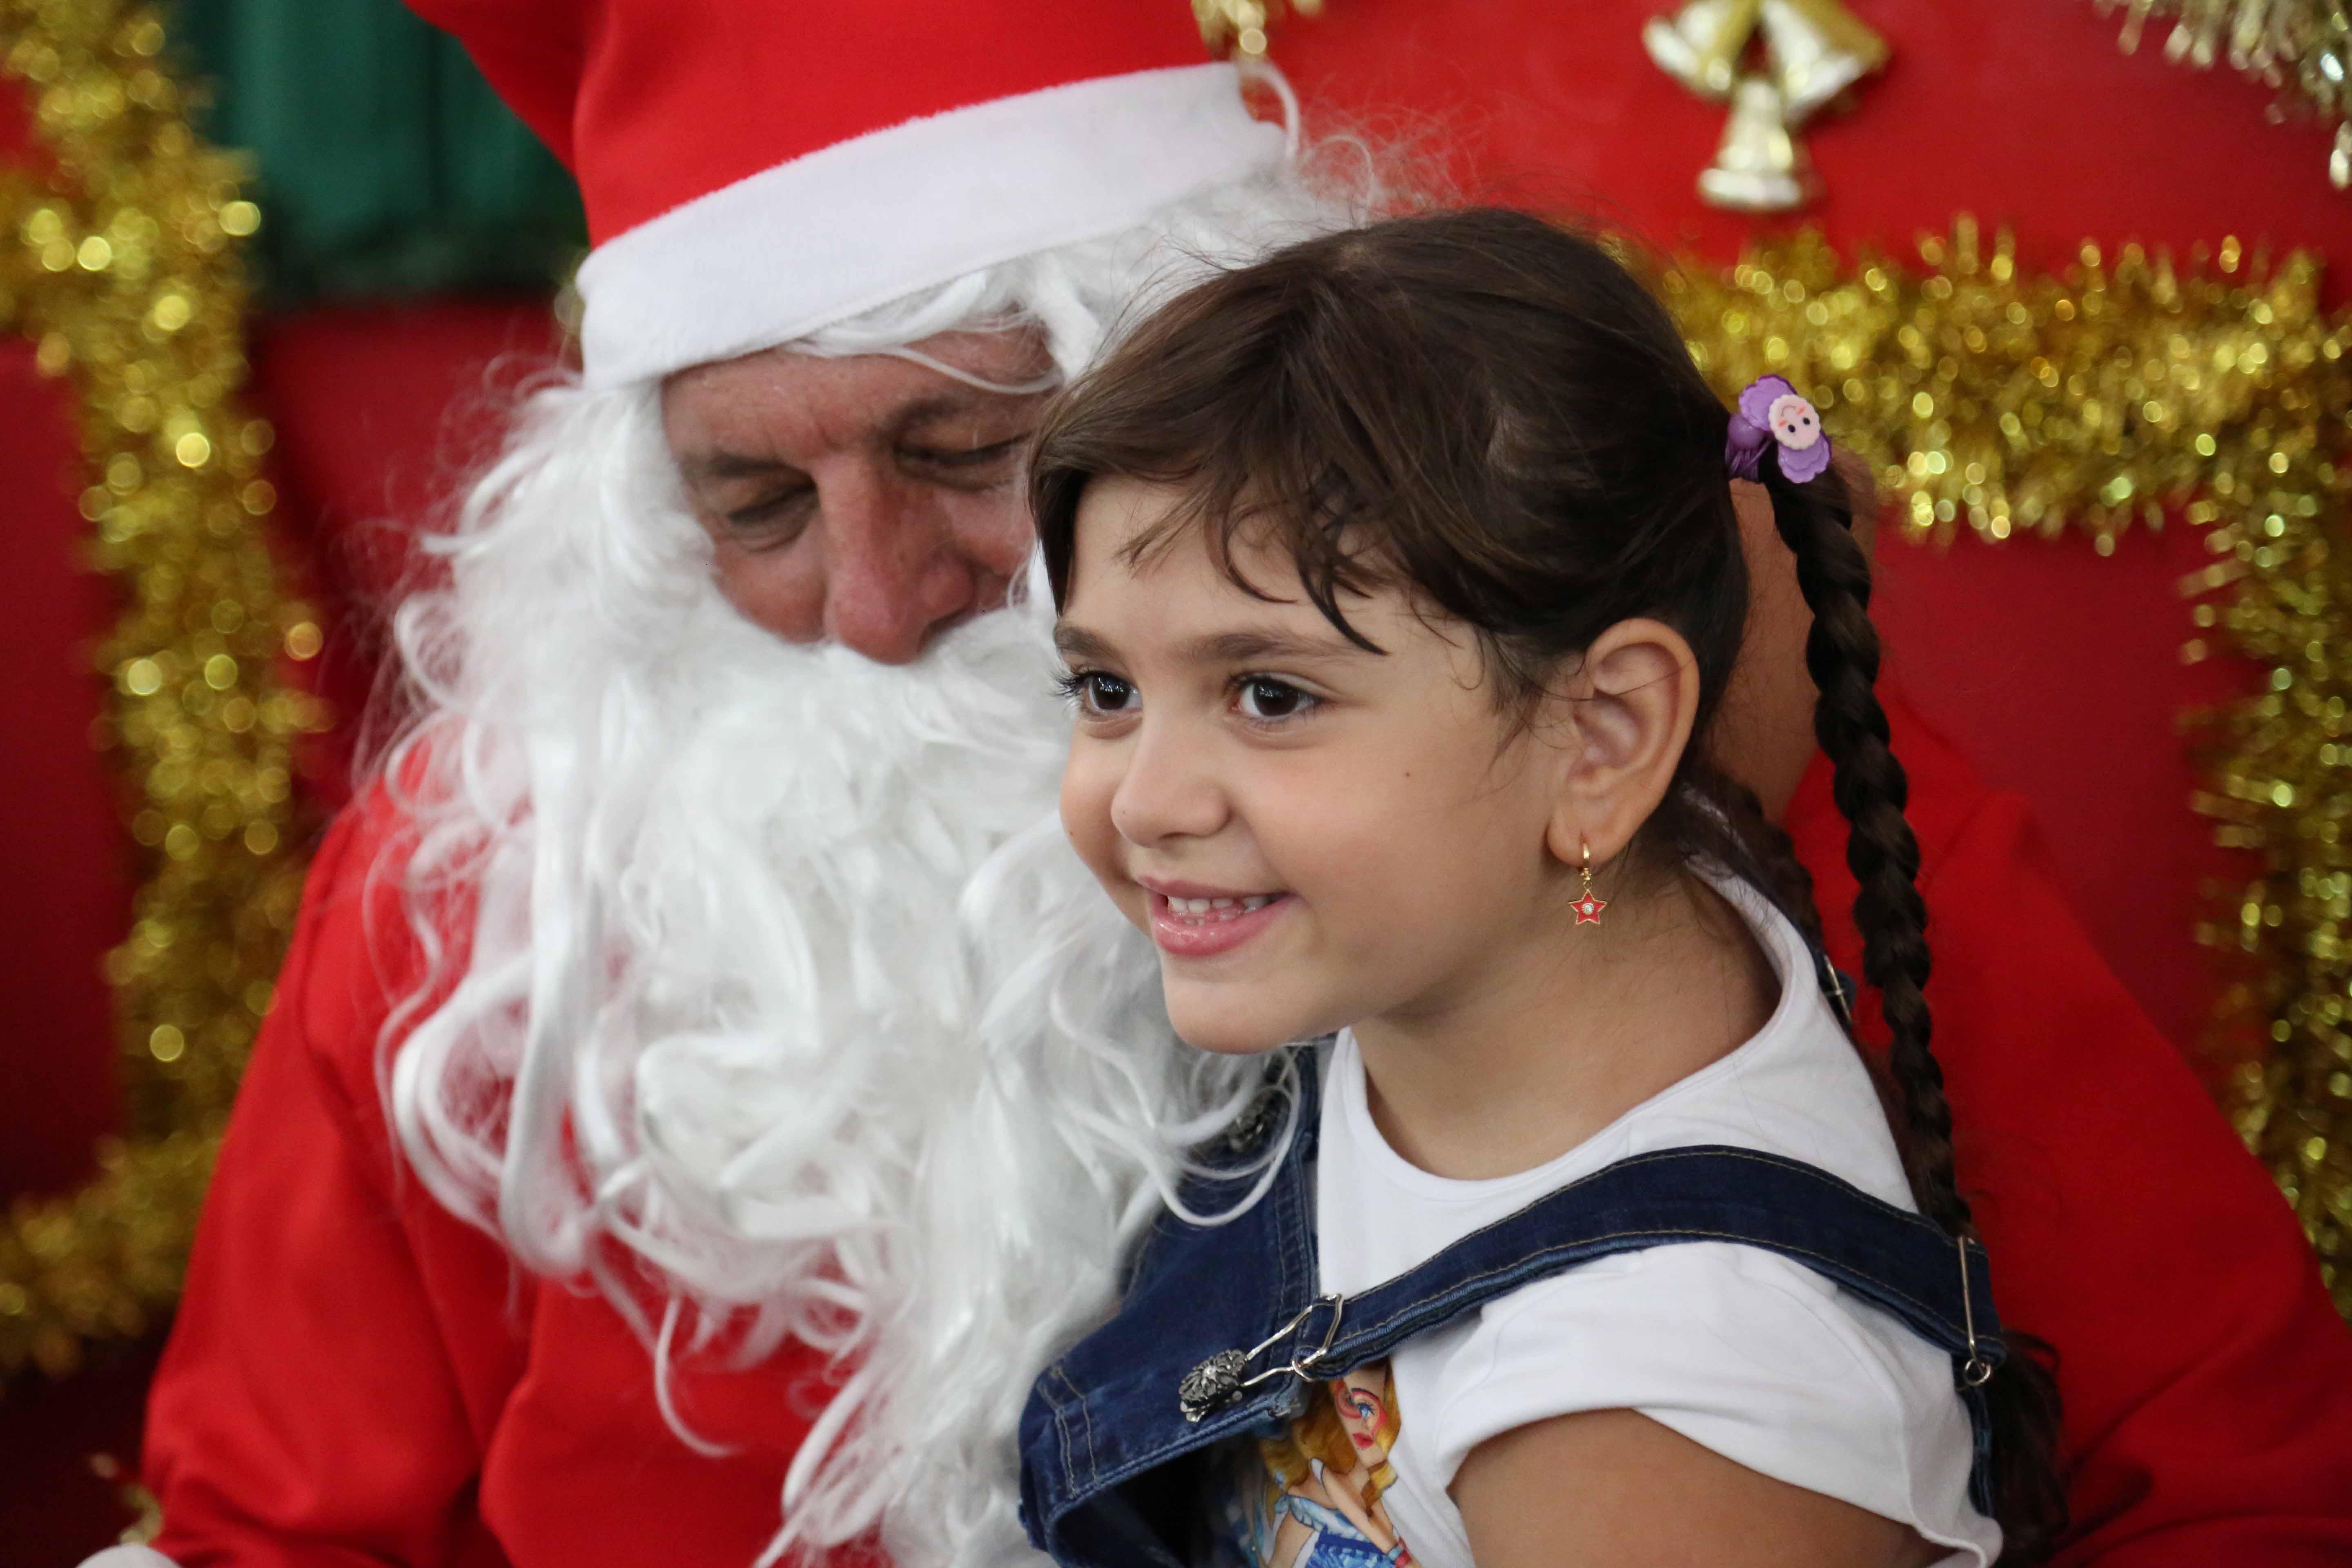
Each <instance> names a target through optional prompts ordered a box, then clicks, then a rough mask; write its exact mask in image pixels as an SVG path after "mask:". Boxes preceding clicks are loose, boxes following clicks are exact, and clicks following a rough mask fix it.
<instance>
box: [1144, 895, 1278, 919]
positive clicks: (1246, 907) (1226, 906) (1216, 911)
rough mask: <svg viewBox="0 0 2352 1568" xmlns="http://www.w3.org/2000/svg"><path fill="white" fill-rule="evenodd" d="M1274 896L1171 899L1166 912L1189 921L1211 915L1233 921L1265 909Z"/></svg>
mask: <svg viewBox="0 0 2352 1568" xmlns="http://www.w3.org/2000/svg"><path fill="white" fill-rule="evenodd" d="M1276 896H1277V895H1276V894H1273V893H1251V894H1248V895H1247V896H1245V897H1243V898H1238V899H1235V898H1223V899H1178V898H1171V899H1170V900H1168V912H1169V913H1171V914H1173V915H1181V916H1183V917H1185V918H1186V919H1189V920H1204V919H1207V918H1209V917H1210V916H1212V915H1213V916H1214V917H1216V918H1217V919H1219V920H1233V919H1234V918H1235V917H1236V916H1239V915H1245V914H1249V913H1251V912H1253V911H1255V910H1262V909H1264V908H1265V906H1266V905H1268V904H1270V903H1272V902H1274V900H1275V899H1276Z"/></svg>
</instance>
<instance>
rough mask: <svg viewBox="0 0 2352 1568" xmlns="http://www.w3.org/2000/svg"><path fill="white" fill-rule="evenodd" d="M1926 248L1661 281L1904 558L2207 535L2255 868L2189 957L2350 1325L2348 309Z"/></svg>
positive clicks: (2312, 289)
mask: <svg viewBox="0 0 2352 1568" xmlns="http://www.w3.org/2000/svg"><path fill="white" fill-rule="evenodd" d="M1920 249H1921V258H1922V260H1923V261H1924V262H1925V263H1926V267H1925V269H1924V270H1921V269H1915V268H1902V267H1898V266H1896V265H1895V264H1894V263H1892V262H1889V261H1886V260H1885V259H1879V258H1864V260H1863V261H1862V263H1861V264H1860V266H1859V267H1849V266H1847V265H1846V264H1844V263H1843V262H1842V261H1841V260H1840V259H1839V258H1837V257H1836V256H1834V255H1832V253H1831V251H1830V250H1829V249H1828V248H1827V247H1826V246H1824V245H1823V244H1822V242H1821V240H1820V239H1819V238H1818V237H1800V238H1798V239H1796V240H1794V241H1791V242H1790V243H1787V244H1784V245H1778V246H1774V247H1769V248H1767V249H1763V250H1759V251H1755V252H1752V253H1750V254H1749V256H1748V258H1747V259H1746V260H1744V261H1742V262H1741V263H1740V265H1739V266H1738V267H1737V268H1734V269H1733V270H1732V271H1731V272H1730V273H1729V274H1728V275H1724V274H1720V273H1717V272H1713V271H1704V270H1696V269H1692V270H1685V271H1682V272H1679V273H1675V274H1672V275H1670V276H1669V277H1668V278H1667V279H1665V284H1666V289H1667V293H1668V298H1669V299H1670V300H1671V301H1672V302H1673V304H1674V306H1675V310H1676V312H1677V314H1678V316H1679V318H1680V320H1681V321H1682V323H1683V326H1684V330H1685V333H1686V334H1687V336H1688V337H1689V339H1690V342H1691V349H1692V352H1693V353H1695V354H1696V355H1697V356H1698V360H1699V363H1700V364H1701V365H1702V366H1704V367H1705V368H1706V371H1707V373H1708V374H1709V376H1710V377H1711V378H1712V379H1713V380H1714V381H1715V382H1716V384H1717V385H1718V386H1719V387H1720V388H1721V389H1722V390H1723V391H1724V392H1725V394H1726V395H1727V396H1728V395H1732V394H1735V393H1736V392H1737V391H1738V388H1739V387H1740V386H1742V385H1744V384H1747V383H1748V381H1750V380H1752V379H1753V378H1755V377H1756V376H1758V375H1760V374H1766V373H1767V372H1776V373H1778V374H1782V375H1785V376H1787V377H1788V378H1789V379H1790V381H1791V382H1793V383H1794V384H1796V385H1797V386H1799V387H1800V388H1802V389H1806V390H1808V391H1809V392H1810V393H1811V395H1812V397H1813V398H1814V399H1815V401H1816V402H1818V403H1819V404H1820V405H1822V408H1823V409H1824V410H1826V411H1827V418H1828V421H1829V423H1830V424H1831V425H1832V427H1833V428H1835V429H1836V430H1837V431H1838V432H1839V434H1840V436H1841V437H1843V438H1844V439H1847V440H1850V441H1852V442H1853V444H1854V445H1855V446H1856V447H1858V448H1859V449H1861V450H1862V451H1863V452H1864V453H1866V454H1867V455H1868V456H1869V458H1871V459H1872V461H1873V462H1874V464H1875V465H1876V467H1877V471H1878V476H1879V481H1880V484H1881V485H1882V487H1883V488H1884V489H1885V490H1887V491H1888V492H1889V493H1890V495H1891V496H1892V497H1893V498H1894V499H1895V503H1896V505H1897V506H1898V508H1899V509H1900V511H1901V515H1902V516H1903V517H1904V518H1905V519H1906V522H1907V526H1908V529H1909V531H1910V532H1912V533H1913V534H1914V535H1915V536H1917V537H1922V538H1927V537H1936V538H1942V537H1948V536H1949V535H1950V534H1951V533H1952V532H1953V531H1956V530H1957V529H1958V527H1959V526H1961V525H1962V524H1965V525H1966V526H1967V527H1969V529H1971V530H1972V531H1975V532H1976V533H1977V534H1978V535H1979V536H1981V537H1983V538H1986V539H1991V540H1998V539H2005V538H2008V537H2010V536H2011V534H2012V533H2014V532H2017V531H2021V530H2030V531H2039V532H2042V533H2054V532H2056V531H2059V530H2061V529H2063V528H2067V527H2075V528H2080V529H2083V530H2084V531H2088V532H2089V534H2090V535H2091V538H2092V540H2093V542H2094V543H2095V546H2096V547H2097V548H2098V550H2099V551H2100V552H2102V553H2107V552H2112V551H2113V550H2114V549H2115V547H2116V539H2117V537H2118V535H2119V534H2120V533H2121V532H2122V531H2124V530H2125V529H2126V528H2127V527H2128V526H2129V525H2130V524H2131V523H2132V522H2133V521H2141V522H2143V523H2145V525H2146V526H2148V527H2150V528H2155V527H2160V526H2161V525H2162V524H2163V521H2164V518H2165V513H2166V509H2167V508H2179V509H2181V510H2184V511H2185V515H2186V517H2187V519H2188V521H2190V522H2192V523H2196V524H2202V525H2210V531H2209V532H2208V533H2207V534H2206V541H2207V542H2208V544H2209V545H2210V547H2211V550H2212V552H2213V555H2214V561H2213V563H2212V564H2211V565H2210V566H2209V567H2207V568H2206V569H2205V570H2203V571H2201V572H2199V573H2197V574H2193V575H2192V576H2191V577H2190V578H2189V580H2188V581H2187V582H2185V583H2183V584H2182V585H2181V587H2182V591H2183V593H2184V595H2187V596H2189V597H2190V598H2193V599H2196V600H2198V601H2199V602H2198V603H2196V604H2195V605H2193V606H2192V607H2191V609H2190V611H2189V616H2190V618H2191V620H2192V621H2193V622H2194V624H2195V625H2196V626H2199V627H2214V628H2216V629H2218V630H2220V631H2221V632H2223V633H2226V634H2227V636H2228V637H2229V639H2230V643H2231V647H2233V648H2234V649H2235V650H2236V651H2237V652H2239V653H2241V654H2242V655H2244V656H2245V657H2246V658H2249V659H2251V660H2252V661H2254V662H2255V663H2256V664H2258V665H2259V666H2261V667H2262V668H2263V670H2264V679H2263V689H2262V690H2261V691H2260V692H2259V694H2257V695H2255V696H2253V697H2251V698H2248V699H2246V700H2243V701H2241V702H2239V703H2236V704H2234V705H2232V706H2231V707H2230V708H2229V709H2227V710H2225V711H2223V712H2221V713H2220V714H2217V715H2213V716H2211V717H2210V721H2209V723H2208V726H2207V733H2208V735H2209V736H2210V739H2211V741H2212V742H2213V749H2214V752H2215V753H2216V760H2215V762H2214V764H2213V776H2214V779H2215V788H2214V789H2213V790H2212V791H2211V792H2210V793H2209V794H2206V795H2200V798H2199V800H2198V801H2197V802H2196V803H2195V804H2196V805H2197V806H2198V808H2199V809H2200V810H2201V811H2203V812H2204V813H2206V814H2207V815H2208V816H2213V817H2215V818H2217V819H2218V824H2217V827H2216V830H2215V837H2217V839H2218V840H2219V841H2220V842H2221V843H2222V844H2224V845H2228V846H2231V847H2236V848H2241V849H2245V850H2250V851H2252V853H2253V856H2254V864H2255V865H2256V866H2257V867H2258V870H2257V872H2256V874H2255V875H2254V876H2252V879H2250V880H2249V881H2248V882H2247V884H2246V885H2245V886H2244V887H2243V888H2242V889H2239V890H2238V895H2237V897H2235V898H2234V899H2233V900H2231V918H2229V919H2227V920H2225V921H2216V922H2214V923H2212V924H2211V925H2209V926H2207V927H2206V928H2204V929H2203V930H2201V931H2200V936H2201V937H2202V938H2204V940H2206V941H2208V942H2212V943H2214V944H2216V945H2225V946H2227V947H2230V948H2231V949H2234V950H2236V951H2237V952H2240V953H2242V955H2244V956H2245V958H2246V959H2247V960H2248V962H2247V963H2245V965H2244V969H2245V973H2246V975H2247V978H2246V979H2244V980H2243V981H2242V982H2240V983H2238V984H2233V985H2231V987H2229V988H2228V989H2227V991H2226V992H2225V994H2224V995H2223V997H2222V1002H2221V1012H2220V1014H2219V1016H2218V1019H2217V1022H2218V1025H2219V1028H2220V1032H2221V1035H2222V1036H2223V1037H2225V1038H2228V1039H2234V1040H2245V1039H2248V1038H2252V1039H2254V1040H2258V1041H2259V1042H2260V1043H2261V1044H2262V1045H2263V1046H2265V1047H2268V1048H2267V1051H2266V1052H2264V1053H2263V1059H2261V1060H2257V1061H2251V1062H2248V1063H2246V1065H2244V1066H2243V1067H2242V1068H2239V1069H2238V1072H2237V1076H2236V1078H2235V1079H2234V1080H2233V1085H2232V1093H2233V1099H2234V1100H2235V1102H2236V1103H2235V1104H2234V1105H2233V1107H2232V1110H2233V1111H2234V1113H2235V1115H2236V1118H2237V1121H2238V1124H2239V1128H2240V1131H2242V1133H2243V1134H2244V1135H2245V1137H2246V1140H2247V1142H2248V1143H2249V1144H2250V1145H2251V1146H2252V1148H2253V1149H2254V1151H2255V1152H2257V1153H2258V1154H2260V1155H2261V1156H2262V1158H2263V1161H2264V1162H2265V1163H2268V1164H2269V1165H2270V1167H2271V1169H2272V1171H2273V1173H2275V1174H2276V1175H2277V1177H2278V1180H2279V1184H2280V1185H2281V1187H2282V1188H2283V1189H2284V1192H2285V1193H2286V1195H2287V1197H2288V1199H2289V1201H2290V1202H2292V1203H2293V1204H2294V1208H2295V1212H2296V1214H2297V1215H2299V1216H2300V1217H2301V1219H2302V1221H2303V1224H2304V1227H2305V1232H2306V1233H2307V1234H2308V1235H2309V1236H2310V1237H2311V1239H2312V1243H2313V1245H2314V1246H2315V1247H2317V1249H2318V1251H2319V1255H2320V1259H2321V1265H2322V1268H2323V1270H2324V1272H2325V1273H2326V1277H2327V1279H2328V1282H2329V1285H2330V1288H2331V1289H2333V1290H2334V1291H2335V1293H2336V1304H2337V1306H2338V1307H2339V1308H2340V1309H2342V1310H2346V1311H2347V1314H2348V1315H2352V1030H2347V1021H2346V1015H2347V1008H2348V1007H2352V991H2347V986H2352V737H2347V717H2346V709H2347V702H2352V537H2347V510H2346V492H2347V487H2352V462H2347V423H2352V313H2346V314H2338V315H2336V316H2334V317H2332V318H2331V317H2329V316H2327V315H2326V314H2325V313H2324V312H2323V311H2322V310H2321V309H2320V306H2319V295H2318V282H2319V273H2318V267H2317V265H2316V264H2315V262H2314V261H2312V260H2311V259H2310V258H2306V257H2303V256H2300V255H2296V256H2290V257H2288V258H2286V259H2285V260H2284V262H2283V263H2281V264H2280V265H2279V266H2278V267H2276V268H2271V267H2270V266H2268V265H2267V264H2266V263H2265V262H2264V261H2263V259H2262V258H2259V257H2252V258H2250V257H2248V256H2247V255H2246V254H2245V253H2244V252H2243V250H2242V247H2240V246H2239V244H2238V243H2237V242H2236V241H2235V240H2224V241H2223V242H2222V243H2221V247H2220V250H2219V252H2218V254H2216V255H2215V256H2213V257H2211V258H2192V264H2191V265H2190V266H2189V267H2188V268H2176V267H2175V266H2174V264H2173V262H2172V261H2171V259H2170V258H2168V257H2166V256H2163V255H2161V254H2159V255H2158V256H2157V257H2155V258H2150V257H2148V256H2147V255H2145V254H2144V253H2143V252H2141V251H2140V249H2139V248H2138V247H2136V246H2126V247H2124V248H2123V249H2122V250H2121V251H2120V252H2119V253H2118V254H2117V255H2116V258H2115V259H2114V261H2113V264H2112V265H2110V264H2109V262H2108V260H2107V258H2106V257H2105V255H2104V254H2103V253H2102V252H2101V250H2100V249H2099V247H2096V246H2092V245H2085V246H2084V247H2083V248H2082V251H2081V255H2080V258H2079V266H2078V267H2076V268H2074V270H2073V271H2071V272H2070V273H2069V275H2067V276H2065V277H2063V278H2051V277H2044V276H2031V277H2029V276H2022V275H2021V272H2020V269H2019V268H2018V266H2017V262H2016V258H2015V255H2014V251H2013V248H2012V247H2011V244H2010V242H2009V240H2008V239H2007V237H2001V238H2000V240H1998V241H1997V242H1996V243H1995V244H1994V246H1993V247H1992V248H1991V250H1990V253H1989V254H1988V253H1986V252H1985V250H1984V249H1983V247H1982V245H1981V242H1980V237H1979V234H1978V232H1977V228H1976V226H1975V225H1974V224H1973V223H1971V222H1969V221H1968V220H1966V219H1963V220H1962V221H1961V222H1960V223H1959V225H1958V226H1957V228H1956V229H1955V231H1954V233H1953V234H1952V235H1951V237H1949V238H1948V239H1930V240H1928V241H1927V242H1925V243H1924V244H1923V245H1922V246H1921V247H1920ZM2224 590H2231V592H2228V593H2226V594H2225V593H2224V592H2223V591H2224ZM2217 595H2218V596H2217ZM2207 651H2208V648H2207V646H2206V642H2205V639H2204V638H2203V637H2192V638H2191V639H2190V640H2189V642H2188V644H2187V645H2186V646H2185V647H2183V649H2182V655H2183V657H2184V658H2188V659H2190V660H2192V661H2193V660H2196V659H2199V658H2203V657H2205V655H2206V653H2207Z"/></svg>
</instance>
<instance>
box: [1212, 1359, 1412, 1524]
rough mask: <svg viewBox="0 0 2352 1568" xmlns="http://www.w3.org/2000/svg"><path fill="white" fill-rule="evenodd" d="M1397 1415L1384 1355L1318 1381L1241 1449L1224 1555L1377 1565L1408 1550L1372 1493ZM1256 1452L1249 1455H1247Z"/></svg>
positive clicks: (1386, 1476)
mask: <svg viewBox="0 0 2352 1568" xmlns="http://www.w3.org/2000/svg"><path fill="white" fill-rule="evenodd" d="M1401 1429H1402V1421H1401V1418H1400V1416H1399V1414H1398V1411H1397V1405H1396V1392H1395V1389H1394V1387H1393V1385H1392V1384H1391V1382H1390V1378H1389V1365H1388V1363H1386V1362H1384V1361H1383V1362H1375V1363H1372V1364H1371V1365H1370V1366H1364V1367H1359V1368H1358V1369H1357V1370H1355V1371H1354V1372H1351V1373H1348V1374H1347V1375H1346V1376H1345V1377H1341V1378H1337V1379H1334V1380H1333V1381H1331V1382H1329V1383H1326V1384H1321V1385H1320V1386H1319V1387H1318V1388H1317V1389H1316V1390H1315V1392H1314V1393H1313V1394H1311V1395H1310V1396H1309V1397H1308V1401H1307V1409H1306V1411H1305V1413H1303V1414H1302V1415H1299V1416H1298V1418H1297V1420H1295V1421H1293V1422H1292V1423H1291V1424H1290V1427H1289V1430H1288V1431H1286V1432H1285V1433H1283V1434H1282V1435H1280V1436H1275V1437H1268V1438H1264V1439H1262V1440H1260V1441H1259V1442H1258V1443H1257V1444H1255V1448H1256V1453H1255V1456H1246V1455H1245V1456H1244V1459H1243V1467H1242V1468H1244V1471H1245V1472H1254V1473H1244V1475H1242V1476H1241V1477H1240V1478H1238V1485H1237V1486H1236V1489H1235V1490H1236V1495H1235V1497H1234V1501H1235V1502H1236V1503H1240V1504H1241V1505H1242V1506H1239V1507H1236V1508H1234V1509H1232V1510H1230V1511H1229V1515H1228V1519H1227V1521H1226V1522H1227V1525H1228V1529H1227V1531H1226V1537H1227V1539H1226V1544H1227V1545H1228V1546H1230V1547H1232V1548H1234V1549H1235V1550H1234V1552H1233V1553H1232V1556H1231V1558H1229V1559H1227V1560H1228V1561H1236V1562H1238V1563H1242V1564H1245V1565H1246V1568H1383V1565H1390V1564H1394V1565H1399V1568H1402V1565H1403V1564H1409V1563H1412V1561H1413V1555H1412V1552H1411V1550H1409V1549H1408V1548H1407V1547H1406V1545H1405V1543H1404V1542H1403V1540H1402V1538H1401V1537H1400V1536H1399V1535H1398V1534H1397V1531H1396V1526H1395V1524H1394V1523H1393V1522H1391V1520H1390V1519H1389V1511H1388V1510H1387V1509H1386V1508H1385V1507H1383V1506H1382V1505H1381V1493H1382V1492H1383V1491H1385V1490H1387V1489H1389V1488H1390V1487H1391V1486H1393V1485H1394V1484H1395V1483H1396V1468H1395V1467H1394V1466H1393V1465H1391V1463H1390V1462H1389V1450H1390V1449H1391V1447H1394V1446H1395V1443H1396V1439H1397V1434H1398V1432H1399V1431H1400V1430H1401ZM1250 1458H1255V1460H1256V1463H1255V1465H1253V1464H1250V1463H1249V1462H1248V1461H1249V1459H1250Z"/></svg>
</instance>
